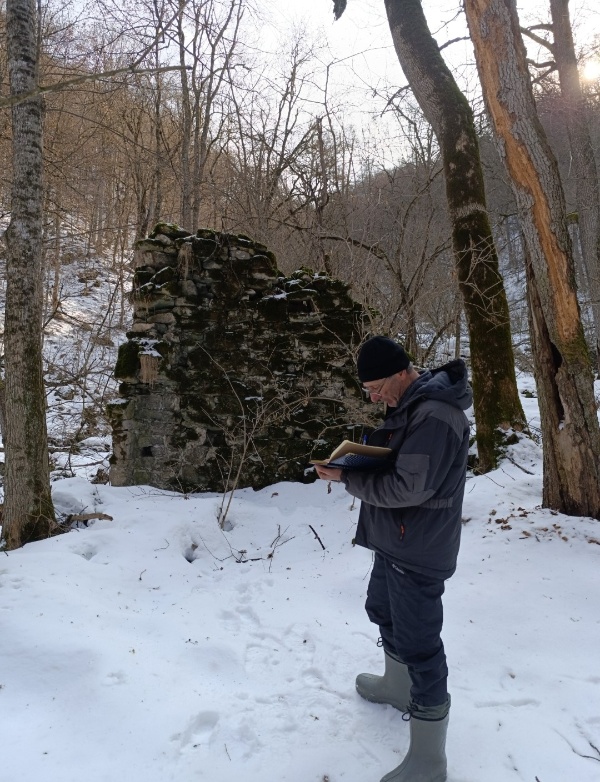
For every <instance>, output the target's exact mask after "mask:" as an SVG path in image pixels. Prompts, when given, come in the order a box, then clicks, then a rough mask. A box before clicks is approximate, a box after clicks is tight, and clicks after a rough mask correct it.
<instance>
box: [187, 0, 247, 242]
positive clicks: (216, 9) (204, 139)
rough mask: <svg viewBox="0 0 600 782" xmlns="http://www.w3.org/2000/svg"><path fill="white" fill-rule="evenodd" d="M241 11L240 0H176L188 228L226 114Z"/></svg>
mask: <svg viewBox="0 0 600 782" xmlns="http://www.w3.org/2000/svg"><path fill="white" fill-rule="evenodd" d="M243 14H244V2H243V0H191V1H190V2H184V0H178V2H177V45H178V48H179V61H180V65H181V110H182V139H181V223H182V225H184V226H185V227H186V228H189V229H190V230H191V229H192V228H193V227H194V226H196V225H197V223H198V220H199V217H200V206H201V200H202V192H201V191H202V185H203V183H204V178H205V169H206V165H207V162H208V159H209V154H210V152H211V149H212V147H213V146H214V142H215V139H216V138H217V137H218V136H219V129H220V128H221V127H222V125H223V124H224V122H225V120H226V115H225V112H224V111H222V110H220V107H219V105H218V101H219V98H220V96H221V92H222V90H223V88H224V86H226V84H227V77H228V76H230V74H231V73H232V72H233V70H234V65H233V60H234V56H235V54H236V51H237V48H238V45H239V40H238V31H239V27H240V23H241V21H242V17H243ZM187 66H189V71H188V69H187Z"/></svg>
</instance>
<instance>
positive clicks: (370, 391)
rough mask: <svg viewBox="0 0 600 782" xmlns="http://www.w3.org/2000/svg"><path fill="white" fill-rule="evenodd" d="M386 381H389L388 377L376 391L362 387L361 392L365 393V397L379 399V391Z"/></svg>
mask: <svg viewBox="0 0 600 782" xmlns="http://www.w3.org/2000/svg"><path fill="white" fill-rule="evenodd" d="M388 380H389V377H386V378H385V379H384V380H383V381H382V383H381V385H380V386H379V387H378V388H377V389H375V388H367V387H366V386H363V387H362V390H363V391H364V392H365V394H366V395H367V396H379V397H380V396H381V389H382V388H383V387H384V385H385V384H386V383H387V381H388Z"/></svg>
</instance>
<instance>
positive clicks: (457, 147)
mask: <svg viewBox="0 0 600 782" xmlns="http://www.w3.org/2000/svg"><path fill="white" fill-rule="evenodd" d="M385 7H386V11H387V15H388V20H389V24H390V29H391V32H392V39H393V41H394V47H395V49H396V53H397V55H398V59H399V61H400V65H401V66H402V70H403V71H404V74H405V76H406V78H407V79H408V83H409V85H410V87H411V89H412V91H413V93H414V95H415V98H416V99H417V101H418V103H419V105H420V107H421V110H422V111H423V113H424V114H425V117H426V118H427V120H428V121H429V122H430V124H431V126H432V127H433V130H434V132H435V135H436V137H437V140H438V143H439V145H440V150H441V153H442V158H443V164H444V174H445V182H446V197H447V202H448V210H449V213H450V220H451V223H452V240H453V246H454V255H455V259H456V268H457V274H458V281H459V286H460V291H461V294H462V297H463V302H464V310H465V315H466V319H467V326H468V329H469V338H470V346H471V367H472V376H473V395H474V405H475V419H476V423H477V450H478V454H479V471H480V472H487V471H489V470H491V469H493V468H494V467H495V466H496V464H497V457H498V444H499V441H500V440H501V433H502V430H506V429H509V428H510V427H513V428H515V429H519V430H521V429H523V428H524V426H525V416H524V413H523V408H522V406H521V401H520V399H519V394H518V390H517V382H516V377H515V362H514V353H513V346H512V340H511V331H510V320H509V312H508V302H507V299H506V293H505V290H504V283H503V281H502V277H501V275H500V272H499V268H498V256H497V253H496V248H495V245H494V239H493V236H492V230H491V226H490V221H489V218H488V214H487V206H486V200H485V189H484V181H483V171H482V167H481V160H480V156H479V144H478V141H477V134H476V131H475V125H474V121H473V113H472V111H471V108H470V106H469V103H468V101H467V99H466V98H465V96H464V95H463V94H462V93H461V91H460V90H459V88H458V85H457V84H456V82H455V80H454V77H453V76H452V74H451V72H450V70H449V69H448V67H447V65H446V63H445V62H444V59H443V57H442V55H441V54H440V50H439V47H438V45H437V43H436V41H435V39H434V38H433V36H432V35H431V33H430V31H429V28H428V26H427V20H426V18H425V14H424V13H423V8H422V6H421V0H385Z"/></svg>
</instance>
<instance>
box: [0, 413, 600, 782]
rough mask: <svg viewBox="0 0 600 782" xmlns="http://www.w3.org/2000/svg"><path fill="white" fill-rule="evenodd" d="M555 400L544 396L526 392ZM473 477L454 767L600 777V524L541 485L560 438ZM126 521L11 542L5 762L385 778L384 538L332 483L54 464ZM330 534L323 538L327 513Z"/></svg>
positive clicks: (80, 491)
mask: <svg viewBox="0 0 600 782" xmlns="http://www.w3.org/2000/svg"><path fill="white" fill-rule="evenodd" d="M527 402H528V404H530V405H533V404H534V403H535V400H527ZM509 456H510V459H512V461H508V460H507V461H505V462H504V463H503V464H502V467H501V468H500V469H498V470H497V471H495V472H494V473H491V474H489V475H486V476H482V477H477V478H470V479H469V481H468V483H467V492H466V497H465V505H464V518H465V524H464V528H463V533H464V536H463V545H462V550H461V555H460V560H459V568H458V571H457V573H456V575H455V576H454V577H453V578H452V579H451V580H450V581H449V582H448V584H447V591H446V597H445V608H446V622H445V633H444V640H445V644H446V649H447V654H448V658H449V664H450V670H451V679H450V688H451V692H452V697H453V706H452V711H451V722H450V728H449V734H448V758H449V781H450V782H482V780H485V781H486V782H510V781H511V780H515V782H516V781H517V780H527V782H535V780H536V779H537V780H538V782H570V781H571V780H577V782H597V780H598V779H599V778H600V752H599V749H598V748H600V676H599V674H598V663H597V659H598V649H599V648H600V619H599V617H598V610H597V600H596V597H595V593H596V591H597V590H596V585H597V583H598V572H599V571H600V525H599V523H598V522H595V521H591V520H586V519H573V518H568V517H564V516H560V515H557V514H553V513H551V512H549V511H547V510H541V509H540V508H539V503H540V493H541V478H540V472H541V460H540V451H539V448H538V447H537V446H536V445H535V444H534V443H532V442H531V441H524V442H522V443H520V444H518V445H516V446H514V447H513V448H511V450H510V453H509ZM53 487H54V496H55V501H56V503H57V506H58V508H59V509H60V510H62V511H63V512H77V511H82V510H84V509H85V511H86V512H92V511H94V510H97V511H101V512H103V513H106V514H109V515H110V516H112V517H113V520H112V521H97V522H95V523H92V524H91V525H90V527H88V528H85V529H84V528H82V529H79V530H75V531H73V532H71V533H69V534H67V535H63V536H61V537H58V538H54V539H51V540H48V541H46V542H42V543H36V544H32V545H29V546H26V547H25V548H24V549H22V550H19V551H15V552H11V553H10V554H8V555H7V554H1V555H0V556H1V558H2V561H1V563H0V565H1V567H0V608H1V611H2V613H1V618H2V625H3V629H2V634H1V636H0V684H1V685H2V688H1V689H0V702H1V703H2V708H1V709H0V735H1V736H2V750H3V751H2V764H1V768H2V770H1V771H0V779H1V780H2V782H39V780H41V779H45V780H50V781H51V782H54V781H55V780H56V782H59V781H60V782H76V781H77V782H80V780H81V779H82V778H83V779H85V780H86V781H87V782H108V780H114V779H119V778H122V777H123V776H126V778H127V779H128V782H169V781H170V780H177V782H195V781H196V780H206V781H207V782H209V781H210V782H231V780H234V779H244V780H245V782H264V780H278V782H325V781H328V782H367V781H368V780H373V782H377V781H378V780H379V779H380V777H381V776H382V775H383V774H384V773H386V772H387V771H389V770H390V769H391V768H393V767H394V766H395V765H397V764H398V763H399V762H400V760H401V758H402V756H403V753H404V752H405V751H406V749H407V745H408V725H407V723H406V722H404V721H403V720H402V715H401V714H400V713H398V712H396V711H395V710H394V709H392V708H391V707H385V706H377V705H374V704H370V703H367V702H365V701H362V700H361V699H360V698H359V697H358V695H357V694H356V692H355V690H354V677H355V676H356V674H357V673H358V672H360V671H364V670H372V671H379V670H380V669H381V651H380V650H379V649H378V648H377V646H376V639H377V631H376V628H375V627H373V626H371V625H370V624H369V622H368V620H367V618H366V615H365V614H364V612H363V608H362V605H363V602H364V598H365V592H366V586H367V580H368V574H369V569H370V566H371V555H370V553H369V552H367V551H365V550H362V549H359V548H354V547H353V546H352V543H351V540H352V536H353V534H354V528H355V523H356V519H357V514H358V509H357V505H358V504H357V503H356V504H353V503H352V498H351V497H350V496H349V495H347V494H346V493H345V492H344V491H343V489H342V487H340V486H339V485H334V486H333V490H332V492H331V493H330V494H328V493H327V488H326V485H325V484H324V483H322V482H318V483H316V484H314V485H310V486H302V485H295V484H278V485H276V486H273V487H269V488H266V489H264V490H262V491H259V492H253V491H252V490H244V491H242V492H240V493H239V494H238V495H236V497H235V498H234V500H233V504H232V507H231V511H230V516H229V519H230V521H231V523H232V527H233V529H232V530H231V531H230V532H227V533H224V532H221V531H220V529H219V527H218V525H217V524H216V512H217V508H218V506H219V504H220V497H218V496H217V495H197V496H190V497H187V498H186V497H182V496H180V495H179V496H177V495H171V494H167V493H164V492H157V491H155V490H153V489H150V488H147V487H136V488H130V489H124V488H111V487H109V486H92V485H90V484H89V483H87V482H86V481H85V480H83V479H81V478H73V479H67V480H62V481H58V482H56V483H55V484H54V485H53ZM317 535H318V537H319V538H320V540H321V541H322V544H323V545H324V546H325V549H323V548H322V546H321V543H320V542H319V540H318V539H317V537H316V536H317Z"/></svg>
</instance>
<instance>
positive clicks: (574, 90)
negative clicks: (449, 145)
mask: <svg viewBox="0 0 600 782" xmlns="http://www.w3.org/2000/svg"><path fill="white" fill-rule="evenodd" d="M550 11H551V13H552V27H553V33H554V47H553V52H554V59H555V62H556V67H557V68H558V76H559V80H560V90H561V96H562V104H563V112H564V120H565V124H566V128H567V133H568V136H569V146H570V148H571V156H572V160H573V170H574V173H575V193H576V202H577V213H578V217H579V221H578V222H579V236H580V238H581V251H582V256H583V259H582V260H583V268H584V272H585V279H586V282H587V285H588V290H589V294H590V300H591V307H592V315H593V320H594V330H595V351H596V366H597V368H598V369H600V184H599V181H598V170H597V167H596V159H595V157H594V147H593V145H592V139H591V136H590V128H589V124H588V118H587V110H586V104H585V97H584V95H583V92H582V90H581V84H580V81H579V71H578V69H577V57H576V55H575V45H574V43H573V33H572V30H571V20H570V18H569V0H550Z"/></svg>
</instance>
